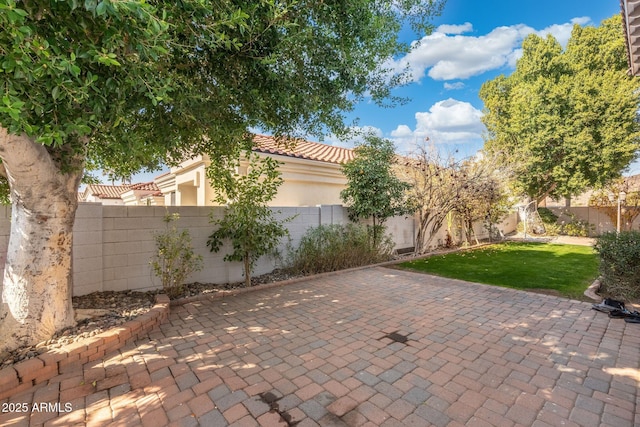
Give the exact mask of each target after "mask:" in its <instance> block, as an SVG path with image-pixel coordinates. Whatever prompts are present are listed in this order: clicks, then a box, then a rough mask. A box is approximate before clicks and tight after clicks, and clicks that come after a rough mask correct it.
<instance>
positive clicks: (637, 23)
mask: <svg viewBox="0 0 640 427" xmlns="http://www.w3.org/2000/svg"><path fill="white" fill-rule="evenodd" d="M620 9H621V13H622V23H623V26H624V35H625V41H626V47H627V62H628V63H629V74H630V75H632V76H640V0H620Z"/></svg>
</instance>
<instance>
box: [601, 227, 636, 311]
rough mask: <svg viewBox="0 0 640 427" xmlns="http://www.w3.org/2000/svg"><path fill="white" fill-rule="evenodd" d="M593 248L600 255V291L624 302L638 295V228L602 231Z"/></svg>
mask: <svg viewBox="0 0 640 427" xmlns="http://www.w3.org/2000/svg"><path fill="white" fill-rule="evenodd" d="M594 248H595V250H596V252H598V254H599V255H600V274H601V275H602V280H601V287H600V293H601V294H604V295H609V296H612V297H616V298H621V299H625V300H627V301H629V300H634V299H638V298H640V231H623V232H620V233H619V234H618V233H615V232H610V233H605V234H603V235H601V236H600V237H598V239H597V240H596V244H595V246H594Z"/></svg>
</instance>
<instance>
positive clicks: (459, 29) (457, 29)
mask: <svg viewBox="0 0 640 427" xmlns="http://www.w3.org/2000/svg"><path fill="white" fill-rule="evenodd" d="M470 31H473V25H471V23H470V22H465V23H464V24H462V25H440V26H439V27H438V28H436V33H442V34H463V33H468V32H470Z"/></svg>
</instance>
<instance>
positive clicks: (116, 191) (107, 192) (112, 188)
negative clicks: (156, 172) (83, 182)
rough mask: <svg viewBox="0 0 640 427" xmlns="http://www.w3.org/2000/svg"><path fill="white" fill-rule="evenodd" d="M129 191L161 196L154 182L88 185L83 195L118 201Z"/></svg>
mask: <svg viewBox="0 0 640 427" xmlns="http://www.w3.org/2000/svg"><path fill="white" fill-rule="evenodd" d="M129 190H140V191H147V192H151V193H152V195H159V194H162V193H161V191H160V189H159V188H158V186H157V185H156V184H155V182H142V183H138V184H122V185H106V184H89V185H88V186H87V189H86V190H85V194H87V195H91V196H94V197H98V198H100V199H119V198H120V195H121V194H122V193H124V192H126V191H129Z"/></svg>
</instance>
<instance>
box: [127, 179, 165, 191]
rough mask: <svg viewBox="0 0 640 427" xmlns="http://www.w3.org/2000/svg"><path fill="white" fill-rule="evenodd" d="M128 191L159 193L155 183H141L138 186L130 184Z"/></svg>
mask: <svg viewBox="0 0 640 427" xmlns="http://www.w3.org/2000/svg"><path fill="white" fill-rule="evenodd" d="M129 190H140V191H152V192H156V191H160V189H159V188H158V186H157V185H156V183H155V182H153V181H151V182H141V183H138V184H131V185H130V188H129Z"/></svg>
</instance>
